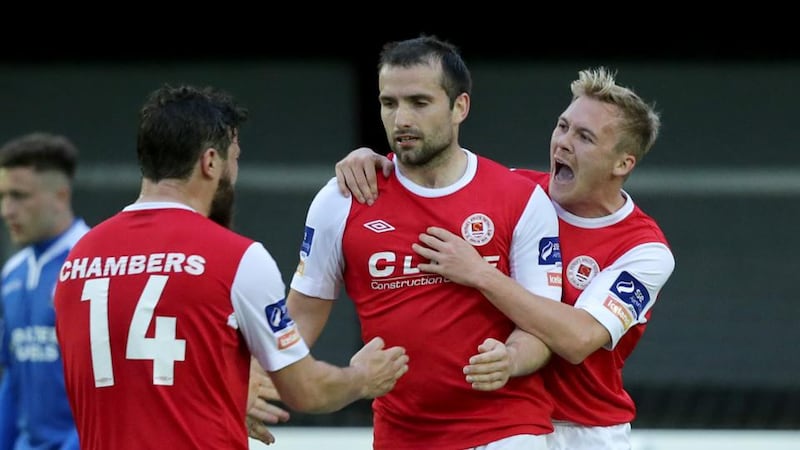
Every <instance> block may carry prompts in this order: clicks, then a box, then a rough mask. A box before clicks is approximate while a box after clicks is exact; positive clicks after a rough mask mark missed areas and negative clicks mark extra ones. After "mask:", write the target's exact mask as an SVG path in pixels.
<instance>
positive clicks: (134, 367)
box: [55, 86, 408, 450]
mask: <svg viewBox="0 0 800 450" xmlns="http://www.w3.org/2000/svg"><path fill="white" fill-rule="evenodd" d="M246 118H247V111H246V110H245V109H244V108H242V107H240V106H239V105H238V104H237V103H236V102H235V101H234V100H233V99H232V98H231V97H230V96H229V95H228V94H226V93H224V92H221V91H218V90H215V89H212V88H203V89H200V88H195V87H192V86H180V87H171V86H164V87H162V88H160V89H158V90H156V91H155V92H153V93H152V94H151V96H150V97H149V98H148V100H147V102H146V103H145V104H144V106H143V107H142V109H141V111H140V115H139V119H140V123H139V132H138V139H137V155H138V159H139V165H140V167H141V172H142V186H141V191H140V195H139V198H138V199H137V200H136V202H135V203H133V204H131V205H129V206H127V207H126V208H124V209H123V210H122V211H121V212H120V213H118V214H116V215H115V216H113V217H111V218H109V219H107V220H105V221H104V222H102V223H100V224H99V225H97V226H96V227H94V228H93V229H92V230H91V231H89V232H88V233H87V234H86V235H85V236H84V237H83V238H82V239H81V240H80V241H79V242H78V243H77V244H76V245H75V247H74V248H73V249H72V251H71V252H70V253H69V255H68V256H67V258H66V261H65V263H64V265H63V266H62V268H61V271H60V274H59V281H58V285H57V287H56V295H55V309H56V335H57V338H58V342H59V344H60V345H61V347H62V353H63V361H64V374H65V379H66V386H67V394H68V396H69V401H70V406H71V408H72V411H73V412H74V414H75V423H76V425H77V429H78V437H79V439H80V447H81V449H83V450H99V449H115V450H134V449H136V450H141V449H162V448H168V449H173V450H175V449H181V448H213V449H236V450H246V449H247V448H248V433H247V430H246V427H245V411H246V410H247V406H248V405H247V399H248V387H249V384H248V378H249V374H250V364H251V355H252V356H253V357H255V358H256V359H257V360H258V363H259V364H260V365H261V367H263V368H264V369H265V370H266V371H267V372H269V374H270V377H271V379H272V381H273V382H274V384H275V386H276V388H277V390H278V392H279V394H280V396H281V398H282V399H283V401H284V402H285V403H286V404H287V405H288V406H289V407H290V408H292V409H296V410H301V411H306V412H313V413H323V412H330V411H335V410H337V409H340V408H342V407H344V406H346V405H348V404H349V403H351V402H353V401H355V400H358V399H361V398H374V397H377V396H380V395H383V394H385V393H386V392H388V391H389V390H390V389H392V388H393V387H394V385H395V382H396V381H397V379H398V378H399V377H400V376H402V375H403V374H404V373H405V372H406V370H407V369H408V367H407V361H408V357H407V356H406V355H405V351H404V349H402V348H399V347H394V348H389V349H383V339H382V338H380V337H376V338H375V339H373V340H371V341H370V342H369V343H367V344H366V345H365V346H364V348H363V349H362V350H360V351H359V352H358V353H356V354H355V355H354V356H353V358H352V359H351V360H350V366H349V367H346V368H340V367H335V366H332V365H329V364H327V363H324V362H322V361H318V360H316V359H314V358H313V357H312V356H311V355H310V353H309V351H308V346H307V345H306V343H305V342H304V341H303V340H302V338H301V336H300V333H299V331H298V329H297V326H296V325H295V323H294V321H293V320H292V319H291V317H290V316H289V315H288V313H287V310H286V300H285V297H286V288H285V285H284V283H283V280H282V279H281V274H280V271H279V270H278V267H277V265H276V264H275V261H274V259H273V258H272V256H271V255H270V254H269V252H268V251H267V250H266V249H265V248H264V246H263V245H262V244H261V243H259V242H255V241H253V240H251V239H248V238H246V237H244V236H241V235H239V234H237V233H234V232H233V231H231V230H230V229H229V228H227V227H229V226H230V224H231V218H232V208H233V186H234V185H235V184H236V178H237V175H238V171H239V165H238V158H239V155H240V153H241V149H240V147H239V128H240V125H241V124H242V123H243V122H244V121H245V119H246ZM209 218H210V219H212V220H209ZM221 225H222V226H221Z"/></svg>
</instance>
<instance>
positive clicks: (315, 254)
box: [291, 178, 352, 300]
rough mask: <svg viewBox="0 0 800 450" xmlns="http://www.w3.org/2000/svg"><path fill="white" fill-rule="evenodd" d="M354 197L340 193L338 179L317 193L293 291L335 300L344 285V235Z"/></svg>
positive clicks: (309, 212) (306, 226)
mask: <svg viewBox="0 0 800 450" xmlns="http://www.w3.org/2000/svg"><path fill="white" fill-rule="evenodd" d="M351 205H352V198H351V197H345V196H343V195H342V194H341V193H340V192H339V187H338V185H337V184H336V178H331V180H330V181H328V183H327V184H326V185H325V186H324V187H323V188H322V189H320V191H319V192H318V193H317V195H316V196H315V197H314V200H313V201H312V202H311V205H310V206H309V208H308V214H307V216H306V224H305V230H304V235H303V243H302V246H301V248H300V262H299V264H298V265H297V270H296V271H295V273H294V275H293V277H292V281H291V288H292V289H294V290H296V291H298V292H300V293H302V294H304V295H307V296H309V297H315V298H320V299H326V300H334V299H336V298H337V297H338V296H339V293H340V291H341V289H342V285H343V284H344V255H343V253H342V236H343V235H344V227H345V224H346V222H347V217H348V215H349V214H350V206H351Z"/></svg>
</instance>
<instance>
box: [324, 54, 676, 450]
mask: <svg viewBox="0 0 800 450" xmlns="http://www.w3.org/2000/svg"><path fill="white" fill-rule="evenodd" d="M571 90H572V101H571V102H570V104H569V105H568V106H567V108H566V110H565V111H564V112H563V113H562V114H561V115H560V116H559V118H558V121H557V122H556V127H555V129H554V130H553V134H552V137H551V140H550V172H549V173H546V172H536V171H531V170H515V173H518V174H519V175H522V176H523V177H525V178H529V179H532V180H534V181H535V182H537V183H538V184H540V185H541V186H543V187H545V188H547V190H548V193H549V195H550V197H551V199H552V201H553V205H554V206H555V208H556V211H557V212H558V217H559V233H560V237H561V255H562V259H563V263H564V266H563V279H564V280H565V281H564V290H563V294H564V295H563V297H562V303H555V302H544V301H541V300H540V299H538V298H536V297H535V296H533V295H530V294H529V293H528V292H527V291H526V290H525V289H524V288H523V287H522V286H520V285H519V284H518V283H516V282H515V281H514V280H512V279H511V278H509V277H507V276H505V274H502V273H501V272H500V271H497V270H495V269H494V268H492V267H490V266H488V265H487V264H485V263H484V261H483V260H482V259H481V258H479V255H478V253H477V252H476V251H475V250H476V249H474V248H473V245H472V244H471V243H468V242H465V241H464V240H462V239H461V238H460V237H458V236H457V235H454V234H453V233H451V232H449V231H448V230H446V227H443V226H442V225H440V224H436V223H435V222H430V223H431V224H433V225H436V226H434V227H431V228H429V230H428V231H427V233H424V234H423V235H422V236H421V237H420V243H417V244H414V250H415V251H416V252H417V253H418V254H419V255H420V256H423V257H424V258H426V259H431V260H434V261H436V262H437V264H427V263H426V264H420V265H418V266H417V268H418V269H419V270H421V271H424V272H428V273H432V274H437V275H442V276H444V277H446V278H447V279H448V280H450V281H453V282H456V283H460V284H464V285H465V286H471V287H474V288H477V289H479V290H480V291H481V292H482V293H483V294H484V295H486V297H487V298H488V299H489V300H490V301H491V302H492V304H494V305H495V306H497V307H498V308H500V309H501V310H502V311H503V312H505V313H506V315H508V317H511V318H513V319H514V321H515V322H516V324H517V326H519V327H520V328H522V329H524V330H526V331H529V332H530V333H532V334H534V335H536V336H537V337H539V338H540V339H541V340H542V341H544V342H545V343H546V344H547V346H548V347H549V348H550V349H551V350H552V351H553V352H554V353H555V355H554V356H553V359H552V361H551V362H550V363H549V364H548V365H547V366H546V367H545V368H544V369H543V370H542V371H541V372H542V375H543V376H544V377H545V381H546V386H547V389H548V390H549V391H550V393H551V394H552V395H553V398H554V400H555V410H554V411H553V421H554V425H555V432H554V433H553V434H552V435H551V436H550V437H549V441H550V442H549V448H550V449H555V450H567V449H569V450H590V449H591V450H605V449H608V450H612V449H613V450H623V449H630V446H631V443H630V422H631V421H632V420H633V419H634V417H635V414H636V409H635V405H634V403H633V400H632V399H631V397H630V396H629V395H628V393H627V392H626V391H625V389H624V387H623V383H622V369H623V366H624V364H625V360H626V358H627V357H628V356H629V355H630V354H631V352H632V351H633V350H634V348H635V346H636V344H637V343H638V342H639V340H640V339H641V337H642V333H644V330H645V328H646V327H647V323H648V322H649V319H650V316H651V314H652V308H653V305H654V304H655V302H656V299H657V297H658V295H659V293H660V291H661V289H662V288H663V287H664V284H665V283H666V282H667V280H668V279H669V277H670V275H671V274H672V271H673V270H674V267H675V260H674V257H673V255H672V251H671V250H670V248H669V245H668V243H667V240H666V238H665V237H664V234H663V233H662V231H661V229H660V228H659V226H658V224H657V223H656V222H655V220H653V218H651V217H650V216H648V215H647V214H646V213H645V212H643V211H642V210H641V209H640V208H639V207H638V206H637V205H636V204H634V202H633V198H632V197H631V195H630V194H629V193H628V192H626V191H625V190H624V189H623V184H624V182H625V180H626V179H627V178H628V176H630V174H631V172H632V171H633V169H634V167H636V165H637V164H638V163H639V162H640V161H641V160H642V158H643V157H644V156H645V154H647V152H648V151H649V150H650V148H651V147H652V146H653V144H654V142H655V140H656V137H657V136H658V131H659V127H660V118H659V115H658V114H657V113H656V112H655V111H654V110H653V108H652V107H651V106H650V105H648V104H646V103H645V102H644V101H643V100H642V99H641V98H640V97H639V96H638V95H637V94H636V93H634V92H633V91H632V90H630V89H628V88H625V87H623V86H620V85H618V84H617V83H616V81H615V77H614V74H613V73H611V72H610V71H608V70H607V69H605V68H597V69H590V70H583V71H581V72H580V73H579V77H578V79H576V80H575V81H573V82H572V84H571ZM376 165H377V166H378V167H380V168H382V169H383V171H384V174H385V173H387V172H388V171H389V170H390V169H391V161H389V160H388V159H387V158H385V157H382V156H380V155H377V154H375V153H374V152H372V151H371V150H369V149H366V148H362V149H357V150H354V151H353V152H351V154H350V155H349V156H348V157H347V158H345V159H343V160H342V161H340V162H339V163H337V170H336V172H337V176H338V177H339V183H340V186H341V189H342V192H343V193H345V195H349V191H348V186H349V187H350V188H351V189H352V190H353V193H354V195H355V196H356V197H357V198H358V199H359V201H365V202H366V201H369V202H374V201H375V198H376V195H375V193H376V192H377V191H376V190H375V188H376V187H379V186H380V184H377V185H376V184H375V181H374V180H375V167H376ZM383 195H384V194H383V193H381V196H383ZM478 250H479V249H478Z"/></svg>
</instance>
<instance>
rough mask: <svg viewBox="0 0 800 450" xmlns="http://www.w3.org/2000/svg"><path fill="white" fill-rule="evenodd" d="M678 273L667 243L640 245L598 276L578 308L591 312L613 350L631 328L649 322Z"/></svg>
mask: <svg viewBox="0 0 800 450" xmlns="http://www.w3.org/2000/svg"><path fill="white" fill-rule="evenodd" d="M674 269H675V258H674V257H673V255H672V252H671V251H670V249H669V248H668V247H667V246H666V245H664V244H663V243H660V242H651V243H646V244H641V245H638V246H636V247H633V248H632V249H630V250H628V251H627V252H626V253H625V254H623V255H622V256H621V257H620V258H619V259H617V260H616V261H615V262H614V263H613V264H611V265H610V266H608V267H606V268H605V269H603V270H602V271H601V272H600V273H599V274H597V276H596V277H594V278H593V279H592V281H591V283H589V286H587V287H586V289H584V291H583V292H582V293H581V295H580V296H579V297H578V300H577V301H576V302H575V307H576V308H582V309H584V310H586V311H588V312H589V314H591V315H592V316H593V317H594V318H595V319H597V320H598V321H599V322H600V323H601V324H602V325H603V326H604V327H605V328H606V329H607V330H608V332H609V334H610V335H611V343H610V344H609V345H608V346H606V348H607V349H608V350H612V349H613V348H614V347H616V345H617V343H619V340H620V339H621V338H622V336H623V335H624V334H625V332H627V331H628V330H629V329H630V328H631V327H633V326H634V325H636V324H639V323H645V322H646V321H647V318H646V314H647V312H648V311H649V310H650V309H651V308H652V307H653V305H654V304H655V302H656V299H657V298H658V294H659V293H660V292H661V289H662V288H663V287H664V284H666V282H667V280H668V279H669V277H670V275H672V271H673V270H674Z"/></svg>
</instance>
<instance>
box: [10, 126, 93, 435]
mask: <svg viewBox="0 0 800 450" xmlns="http://www.w3.org/2000/svg"><path fill="white" fill-rule="evenodd" d="M77 156H78V150H77V148H76V147H75V145H74V144H73V143H72V142H71V141H70V140H69V139H68V138H66V137H65V136H60V135H54V134H50V133H43V132H35V133H30V134H25V135H22V136H19V137H17V138H14V139H12V140H10V141H8V142H6V143H5V144H4V145H3V147H2V148H0V214H2V217H3V222H5V225H6V227H7V228H8V233H9V237H10V240H11V242H12V243H13V244H14V245H15V246H17V247H18V251H17V252H16V253H14V255H12V256H11V257H10V258H9V259H8V261H6V263H5V264H4V266H3V272H2V294H0V317H1V318H2V327H0V328H2V335H0V366H2V370H0V371H1V372H2V375H1V376H2V382H0V448H2V449H15V450H28V449H40V450H48V449H53V450H55V449H58V450H73V449H74V450H77V449H78V434H77V432H76V431H75V423H74V421H73V419H72V412H71V410H70V406H69V402H68V400H67V392H66V389H65V387H64V372H63V367H62V363H61V351H60V350H59V347H58V342H57V341H56V332H55V323H56V319H55V310H54V309H53V290H54V289H55V286H56V280H57V279H58V271H59V269H60V268H61V264H62V263H63V262H64V258H66V256H67V252H69V249H70V248H72V246H73V245H74V244H75V242H77V240H78V239H80V237H81V236H83V234H84V233H86V231H87V230H88V229H89V227H88V226H87V225H86V223H85V222H84V221H83V219H80V218H77V217H75V214H74V213H73V210H72V181H73V178H74V176H75V166H76V163H77Z"/></svg>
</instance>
